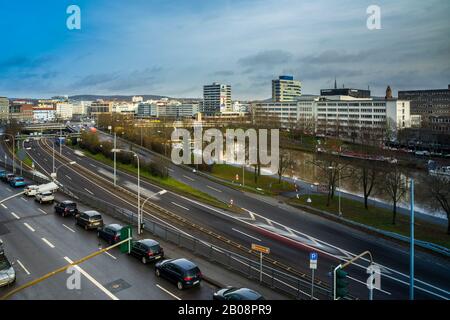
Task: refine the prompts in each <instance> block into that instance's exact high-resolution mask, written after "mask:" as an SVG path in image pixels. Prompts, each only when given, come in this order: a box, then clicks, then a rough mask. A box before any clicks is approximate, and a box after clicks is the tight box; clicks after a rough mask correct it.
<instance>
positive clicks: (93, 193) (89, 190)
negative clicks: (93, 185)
mask: <svg viewBox="0 0 450 320" xmlns="http://www.w3.org/2000/svg"><path fill="white" fill-rule="evenodd" d="M84 190H86V191H87V192H89V193H90V194H92V195H94V193H93V192H92V191H90V190H88V189H86V188H84Z"/></svg>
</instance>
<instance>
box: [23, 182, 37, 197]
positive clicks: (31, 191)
mask: <svg viewBox="0 0 450 320" xmlns="http://www.w3.org/2000/svg"><path fill="white" fill-rule="evenodd" d="M24 190H25V192H24V194H25V195H26V196H28V197H32V196H35V195H36V194H37V193H38V190H39V186H37V185H34V184H33V185H31V186H27V187H26V188H25V189H24Z"/></svg>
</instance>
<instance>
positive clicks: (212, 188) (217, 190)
mask: <svg viewBox="0 0 450 320" xmlns="http://www.w3.org/2000/svg"><path fill="white" fill-rule="evenodd" d="M207 187H208V188H210V189H211V190H214V191H216V192H222V190H219V189H216V188H214V187H211V186H208V185H207Z"/></svg>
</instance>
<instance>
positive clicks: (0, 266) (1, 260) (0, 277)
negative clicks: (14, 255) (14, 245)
mask: <svg viewBox="0 0 450 320" xmlns="http://www.w3.org/2000/svg"><path fill="white" fill-rule="evenodd" d="M14 281H16V272H15V271H14V268H13V266H12V265H11V263H10V262H9V261H8V258H6V256H5V255H4V254H2V255H0V287H3V286H6V285H9V284H11V283H13V282H14Z"/></svg>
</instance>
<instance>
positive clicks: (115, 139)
mask: <svg viewBox="0 0 450 320" xmlns="http://www.w3.org/2000/svg"><path fill="white" fill-rule="evenodd" d="M116 143H117V133H116V132H114V149H117V145H116ZM116 179H117V178H116V152H114V187H115V186H116Z"/></svg>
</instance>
